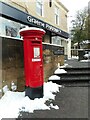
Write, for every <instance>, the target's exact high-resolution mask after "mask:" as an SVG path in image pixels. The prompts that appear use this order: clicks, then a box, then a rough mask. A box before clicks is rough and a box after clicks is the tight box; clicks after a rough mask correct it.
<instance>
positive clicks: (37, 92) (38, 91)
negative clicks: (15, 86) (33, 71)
mask: <svg viewBox="0 0 90 120" xmlns="http://www.w3.org/2000/svg"><path fill="white" fill-rule="evenodd" d="M25 96H28V97H29V98H30V99H32V100H34V99H35V98H43V86H41V87H37V88H31V87H26V89H25Z"/></svg>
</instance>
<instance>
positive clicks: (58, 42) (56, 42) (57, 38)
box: [52, 36, 61, 45]
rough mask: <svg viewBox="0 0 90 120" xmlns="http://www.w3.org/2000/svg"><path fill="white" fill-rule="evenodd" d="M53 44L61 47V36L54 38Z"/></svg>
mask: <svg viewBox="0 0 90 120" xmlns="http://www.w3.org/2000/svg"><path fill="white" fill-rule="evenodd" d="M52 44H56V45H61V38H60V37H59V36H55V37H52Z"/></svg>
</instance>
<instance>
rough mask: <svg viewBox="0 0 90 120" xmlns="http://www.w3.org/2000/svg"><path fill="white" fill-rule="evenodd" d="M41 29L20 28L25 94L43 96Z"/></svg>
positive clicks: (35, 96) (42, 31)
mask: <svg viewBox="0 0 90 120" xmlns="http://www.w3.org/2000/svg"><path fill="white" fill-rule="evenodd" d="M44 34H45V31H44V30H43V29H39V28H35V27H28V28H23V29H21V30H20V35H21V36H22V37H23V46H24V71H25V86H26V89H25V96H28V97H29V98H31V99H34V98H41V97H43V82H44V80H43V58H42V56H43V55H42V54H43V53H42V37H43V36H44Z"/></svg>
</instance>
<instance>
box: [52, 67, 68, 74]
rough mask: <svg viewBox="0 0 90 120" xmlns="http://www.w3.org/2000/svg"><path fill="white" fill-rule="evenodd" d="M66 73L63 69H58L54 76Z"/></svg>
mask: <svg viewBox="0 0 90 120" xmlns="http://www.w3.org/2000/svg"><path fill="white" fill-rule="evenodd" d="M64 73H67V71H65V70H64V69H60V68H58V69H57V70H55V72H54V74H64Z"/></svg>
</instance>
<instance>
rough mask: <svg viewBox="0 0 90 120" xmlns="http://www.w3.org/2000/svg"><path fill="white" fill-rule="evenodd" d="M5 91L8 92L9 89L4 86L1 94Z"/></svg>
mask: <svg viewBox="0 0 90 120" xmlns="http://www.w3.org/2000/svg"><path fill="white" fill-rule="evenodd" d="M7 91H9V88H8V85H5V86H4V87H3V93H6V92H7Z"/></svg>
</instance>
